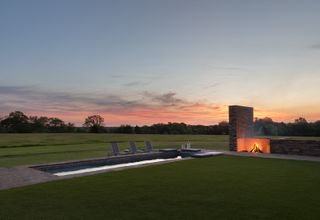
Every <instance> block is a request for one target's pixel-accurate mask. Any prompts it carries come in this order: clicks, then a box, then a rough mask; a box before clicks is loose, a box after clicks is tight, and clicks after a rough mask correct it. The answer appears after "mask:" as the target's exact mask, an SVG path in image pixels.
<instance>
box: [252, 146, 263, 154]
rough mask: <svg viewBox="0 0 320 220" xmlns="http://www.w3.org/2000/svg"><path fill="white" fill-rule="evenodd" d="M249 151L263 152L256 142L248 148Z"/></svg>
mask: <svg viewBox="0 0 320 220" xmlns="http://www.w3.org/2000/svg"><path fill="white" fill-rule="evenodd" d="M250 152H251V153H263V152H262V150H260V148H259V146H258V144H254V145H253V148H252V149H251V150H250Z"/></svg>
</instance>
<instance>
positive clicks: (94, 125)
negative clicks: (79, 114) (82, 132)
mask: <svg viewBox="0 0 320 220" xmlns="http://www.w3.org/2000/svg"><path fill="white" fill-rule="evenodd" d="M103 122H104V119H103V118H102V117H101V116H100V115H91V116H88V117H87V118H86V119H85V121H84V123H83V126H84V127H87V128H89V130H90V132H92V133H99V132H102V131H103V130H104V127H103Z"/></svg>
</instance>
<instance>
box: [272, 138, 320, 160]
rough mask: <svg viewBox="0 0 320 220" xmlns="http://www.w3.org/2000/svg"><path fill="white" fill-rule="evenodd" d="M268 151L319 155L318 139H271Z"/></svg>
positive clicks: (319, 143)
mask: <svg viewBox="0 0 320 220" xmlns="http://www.w3.org/2000/svg"><path fill="white" fill-rule="evenodd" d="M270 153H272V154H293V155H306V156H320V141H313V140H288V139H287V140H276V139H271V140H270Z"/></svg>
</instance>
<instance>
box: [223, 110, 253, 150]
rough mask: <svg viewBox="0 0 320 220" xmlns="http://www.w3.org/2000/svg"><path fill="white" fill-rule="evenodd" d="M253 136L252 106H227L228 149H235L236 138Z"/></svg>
mask: <svg viewBox="0 0 320 220" xmlns="http://www.w3.org/2000/svg"><path fill="white" fill-rule="evenodd" d="M252 136H253V108H251V107H245V106H238V105H232V106H229V150H230V151H237V138H245V137H252Z"/></svg>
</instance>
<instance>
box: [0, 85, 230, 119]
mask: <svg viewBox="0 0 320 220" xmlns="http://www.w3.org/2000/svg"><path fill="white" fill-rule="evenodd" d="M0 98H1V100H2V101H1V113H2V114H5V113H8V112H10V111H15V110H20V111H25V112H26V113H28V114H44V115H45V114H47V115H50V116H54V115H56V116H60V117H62V118H65V120H71V121H72V122H75V123H78V124H80V123H81V122H82V120H83V118H84V117H85V115H86V114H101V115H103V116H105V117H106V120H107V121H109V123H111V124H113V125H118V124H125V123H133V124H144V123H146V124H150V123H157V122H169V121H185V122H189V123H197V122H198V123H200V121H202V123H205V124H210V123H211V124H213V123H216V122H218V121H219V119H221V114H225V110H223V109H222V108H221V107H220V106H217V105H215V104H212V103H207V102H204V101H202V102H201V101H188V100H187V99H184V98H180V97H178V95H177V94H176V93H174V92H168V93H164V94H156V93H153V92H147V91H143V92H141V93H140V94H138V95H137V96H136V98H135V99H130V98H128V97H123V96H120V95H114V94H90V93H87V94H84V93H83V94H76V93H67V92H59V91H46V90H44V89H39V88H37V87H32V86H30V87H27V86H0ZM206 120H208V122H206Z"/></svg>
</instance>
